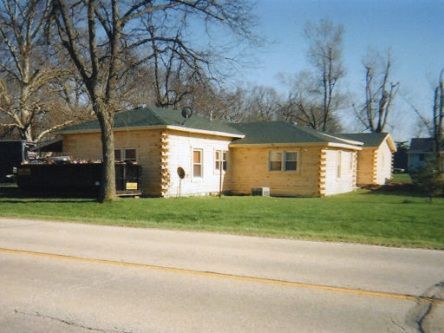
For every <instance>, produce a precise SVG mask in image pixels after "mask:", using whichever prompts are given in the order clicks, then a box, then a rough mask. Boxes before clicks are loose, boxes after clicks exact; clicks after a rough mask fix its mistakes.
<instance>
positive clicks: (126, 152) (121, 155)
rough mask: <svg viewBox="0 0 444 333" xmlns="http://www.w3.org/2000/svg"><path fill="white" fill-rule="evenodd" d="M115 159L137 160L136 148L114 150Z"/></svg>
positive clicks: (119, 160) (117, 160) (120, 160)
mask: <svg viewBox="0 0 444 333" xmlns="http://www.w3.org/2000/svg"><path fill="white" fill-rule="evenodd" d="M114 159H115V160H116V162H122V161H137V152H136V149H116V150H114Z"/></svg>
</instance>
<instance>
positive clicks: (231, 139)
mask: <svg viewBox="0 0 444 333" xmlns="http://www.w3.org/2000/svg"><path fill="white" fill-rule="evenodd" d="M61 134H62V135H63V149H64V152H65V153H66V154H69V155H71V156H72V157H73V158H74V159H85V160H99V159H100V158H101V154H102V153H101V141H100V130H99V124H98V122H97V121H89V122H84V123H81V124H78V125H74V126H70V127H67V128H65V129H64V130H63V131H62V132H61ZM114 136H115V149H116V150H115V157H116V160H130V161H137V162H138V163H139V164H140V165H141V166H142V167H143V175H142V178H143V180H142V183H143V185H142V186H143V192H144V194H145V195H147V196H161V197H172V196H182V195H207V194H211V193H218V192H219V190H222V191H224V192H231V193H236V194H250V193H251V191H252V189H253V188H261V187H268V188H270V191H271V195H282V196H325V195H332V194H337V193H344V192H350V191H353V190H354V189H355V188H356V186H357V183H358V177H359V174H358V170H359V166H358V164H359V160H358V154H359V153H360V152H361V151H362V150H365V149H367V148H369V149H370V146H369V147H367V146H366V144H365V143H364V142H363V141H361V140H356V139H353V138H348V137H345V136H341V137H339V136H335V135H328V134H325V133H322V132H319V131H315V130H312V129H308V128H305V127H300V126H295V125H292V124H289V123H285V122H256V123H240V124H233V123H225V122H221V121H215V120H213V121H210V120H209V119H206V118H203V117H200V116H198V115H193V116H192V117H191V118H189V119H184V118H182V116H181V112H180V111H177V110H168V109H157V108H139V109H135V110H131V111H124V112H119V113H117V114H116V116H115V129H114ZM386 146H387V147H388V148H387V149H388V151H389V152H391V151H392V148H393V147H394V146H393V147H392V141H391V138H390V137H389V136H388V135H387V134H386V135H385V136H384V138H383V139H381V141H380V142H379V144H378V145H376V146H372V147H373V148H375V149H376V150H378V151H379V150H380V151H381V153H379V152H378V153H377V154H378V156H379V154H383V156H385V155H384V154H385V150H386V148H385V147H386ZM373 148H372V149H373ZM381 156H382V155H381ZM387 156H388V155H387ZM390 156H391V155H390ZM383 158H387V159H390V157H383ZM372 161H373V160H372ZM390 161H391V160H390ZM372 163H373V162H372ZM384 165H385V164H384ZM220 169H222V174H221V173H220ZM381 169H383V168H381ZM378 170H379V169H378ZM384 170H385V169H384ZM390 175H391V170H390V173H388V172H386V173H384V174H383V175H382V176H381V177H384V180H385V179H386V178H389V177H390ZM372 179H373V178H372ZM377 180H379V178H378V179H377Z"/></svg>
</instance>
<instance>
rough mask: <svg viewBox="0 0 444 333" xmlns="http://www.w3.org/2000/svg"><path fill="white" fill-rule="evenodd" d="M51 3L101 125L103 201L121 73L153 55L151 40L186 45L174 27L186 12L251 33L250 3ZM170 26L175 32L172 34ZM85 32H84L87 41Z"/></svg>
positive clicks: (110, 187)
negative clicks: (84, 38)
mask: <svg viewBox="0 0 444 333" xmlns="http://www.w3.org/2000/svg"><path fill="white" fill-rule="evenodd" d="M53 3H54V6H53V22H54V23H55V27H56V30H57V32H58V36H59V38H60V41H61V43H62V45H63V47H64V48H65V49H66V50H67V51H68V53H69V55H70V58H71V60H72V62H73V63H74V64H75V67H76V68H77V71H78V72H79V75H80V77H81V79H82V81H83V83H84V85H85V87H86V90H87V92H88V96H89V99H90V101H91V104H92V109H93V111H94V113H95V115H96V116H97V119H98V121H99V124H100V128H101V141H102V155H103V164H104V168H103V172H102V174H103V176H102V183H101V191H100V192H101V193H100V196H99V200H100V201H108V200H113V199H114V197H115V174H114V134H113V126H114V114H115V112H118V111H119V110H120V109H121V108H122V105H121V103H120V99H119V95H121V94H122V93H124V91H125V86H124V83H125V80H124V79H122V78H123V77H125V75H126V74H127V73H128V72H130V71H131V70H133V69H134V68H137V67H138V66H139V65H141V64H143V63H145V62H146V61H149V60H150V59H152V58H153V57H155V52H156V50H157V47H156V49H152V50H151V51H150V49H149V46H150V45H152V42H153V41H155V42H160V41H163V42H165V43H167V44H166V45H168V46H167V47H170V48H173V49H174V47H176V48H177V45H184V46H186V45H187V41H186V39H185V38H183V36H182V35H177V31H178V30H177V28H176V27H177V23H178V22H179V21H180V20H186V19H188V17H190V18H191V17H193V18H194V19H196V20H200V21H201V22H203V23H204V24H207V26H208V25H209V24H210V23H217V24H220V25H222V26H223V27H228V28H229V29H230V30H231V31H234V32H235V33H238V34H239V35H243V36H247V35H248V34H250V31H249V26H248V23H249V17H248V15H247V14H248V12H247V10H246V9H247V7H246V5H245V4H244V2H243V1H242V0H225V1H218V2H215V1H212V0H191V1H182V0H171V1H161V0H153V1H146V0H138V1H117V0H110V1H105V0H85V1H74V0H71V1H70V0H54V2H53ZM178 20H179V21H178ZM171 26H173V29H171V30H173V33H172V34H171V35H168V32H169V33H171V30H170V29H169V27H171ZM147 30H148V31H147ZM150 31H151V32H150ZM159 31H161V32H162V33H159ZM82 35H85V36H86V43H83V39H82V38H81V36H82ZM184 49H189V48H188V47H185V48H184ZM153 50H154V52H152V51H153ZM192 58H194V59H195V57H193V56H192ZM128 59H130V60H131V61H128ZM195 60H196V59H195Z"/></svg>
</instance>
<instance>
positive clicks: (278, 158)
mask: <svg viewBox="0 0 444 333" xmlns="http://www.w3.org/2000/svg"><path fill="white" fill-rule="evenodd" d="M269 169H270V171H281V170H282V153H281V152H276V151H272V152H270V162H269Z"/></svg>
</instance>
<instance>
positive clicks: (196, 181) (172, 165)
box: [166, 131, 231, 197]
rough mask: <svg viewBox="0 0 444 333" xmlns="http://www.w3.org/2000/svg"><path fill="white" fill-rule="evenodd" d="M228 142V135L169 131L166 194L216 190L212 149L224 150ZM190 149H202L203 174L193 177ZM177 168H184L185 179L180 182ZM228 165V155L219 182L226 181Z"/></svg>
mask: <svg viewBox="0 0 444 333" xmlns="http://www.w3.org/2000/svg"><path fill="white" fill-rule="evenodd" d="M230 142H231V139H230V138H223V137H211V136H204V135H198V134H189V133H182V132H171V131H169V132H168V147H169V152H168V169H169V173H170V182H169V188H168V191H167V195H166V196H170V197H171V196H173V197H175V196H179V194H180V195H181V196H186V195H205V194H208V193H217V192H219V183H220V176H219V172H218V171H216V170H215V151H216V150H225V151H228V144H229V143H230ZM193 149H202V151H203V175H202V177H201V178H194V177H193V164H192V156H193ZM178 167H182V168H183V169H184V170H185V178H184V179H183V180H182V181H180V178H179V176H178V174H177V168H178ZM230 168H231V165H230V160H229V154H228V172H227V175H226V177H225V174H224V177H223V183H226V182H227V181H228V179H227V177H228V175H229V170H230ZM179 187H180V189H179ZM223 190H227V188H226V187H223ZM179 192H180V193H179Z"/></svg>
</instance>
